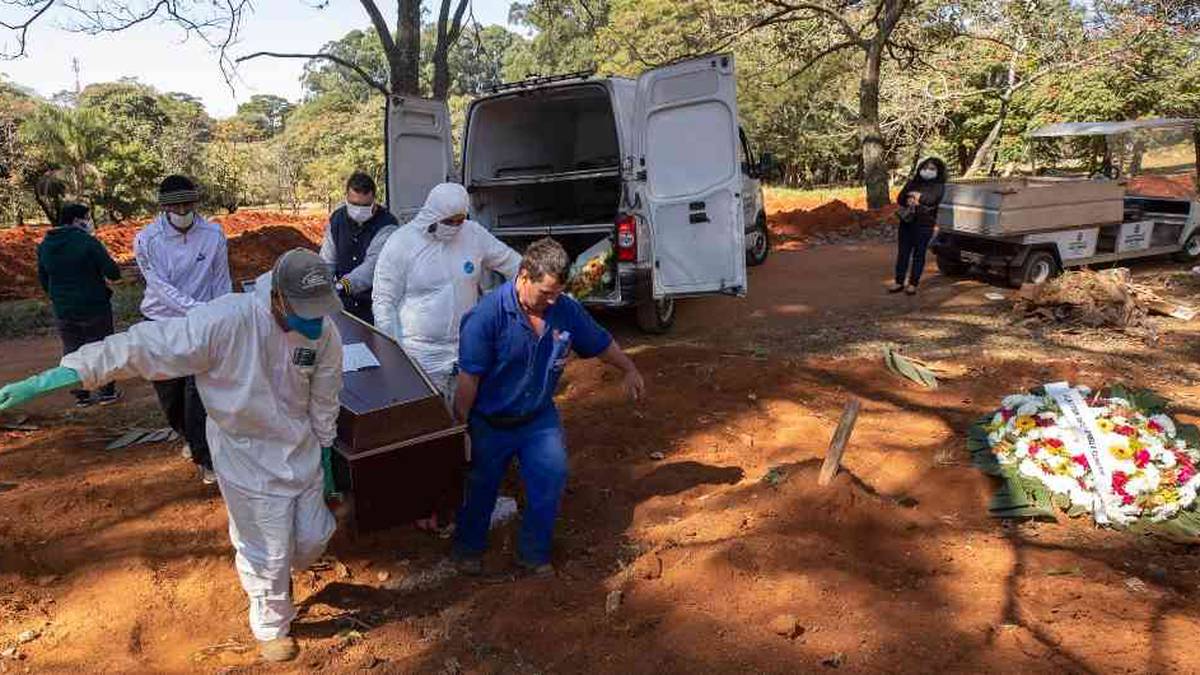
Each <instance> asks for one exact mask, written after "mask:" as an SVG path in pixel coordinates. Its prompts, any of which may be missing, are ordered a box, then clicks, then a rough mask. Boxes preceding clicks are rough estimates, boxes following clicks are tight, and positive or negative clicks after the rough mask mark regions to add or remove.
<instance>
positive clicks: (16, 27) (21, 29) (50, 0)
mask: <svg viewBox="0 0 1200 675" xmlns="http://www.w3.org/2000/svg"><path fill="white" fill-rule="evenodd" d="M54 2H55V0H46V4H44V5H42V6H41V7H39V8H38V10H37V11H36V12H34V13H33V14H31V15H29V18H28V19H26V20H25V21H24V22H23V23H18V24H9V23H6V22H3V21H0V27H3V28H6V29H8V30H11V31H16V32H17V44H19V45H20V46H21V48H20V49H18V50H17V52H16V53H15V54H7V53H6V54H4V55H3V57H2V58H5V59H17V58H20V57H22V56H25V45H26V44H27V42H26V39H27V38H28V36H29V27H30V26H32V25H33V24H34V22H35V21H37V20H38V19H40V18H42V15H43V14H45V13H46V11H47V10H49V9H50V8H51V7H53V6H54Z"/></svg>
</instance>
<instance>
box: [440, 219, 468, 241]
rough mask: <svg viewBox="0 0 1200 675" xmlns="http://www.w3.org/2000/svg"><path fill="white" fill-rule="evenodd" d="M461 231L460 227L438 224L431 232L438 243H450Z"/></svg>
mask: <svg viewBox="0 0 1200 675" xmlns="http://www.w3.org/2000/svg"><path fill="white" fill-rule="evenodd" d="M461 230H462V225H447V224H446V223H438V224H437V226H436V228H435V229H434V231H433V238H434V239H437V240H438V241H450V240H451V239H453V238H455V237H457V236H458V233H459V232H460V231H461Z"/></svg>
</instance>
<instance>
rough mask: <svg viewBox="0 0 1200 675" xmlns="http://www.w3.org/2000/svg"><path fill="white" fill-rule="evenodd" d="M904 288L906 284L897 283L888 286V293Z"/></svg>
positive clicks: (897, 291)
mask: <svg viewBox="0 0 1200 675" xmlns="http://www.w3.org/2000/svg"><path fill="white" fill-rule="evenodd" d="M902 290H904V284H895V285H893V286H888V293H899V292H900V291H902Z"/></svg>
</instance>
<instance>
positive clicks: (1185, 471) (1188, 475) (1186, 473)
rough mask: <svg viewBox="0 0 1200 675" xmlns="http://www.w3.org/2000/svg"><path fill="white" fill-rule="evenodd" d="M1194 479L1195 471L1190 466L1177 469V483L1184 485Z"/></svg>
mask: <svg viewBox="0 0 1200 675" xmlns="http://www.w3.org/2000/svg"><path fill="white" fill-rule="evenodd" d="M1195 477H1196V469H1195V468H1193V467H1191V466H1181V467H1179V482H1180V483H1181V484H1182V483H1186V482H1188V481H1190V480H1191V479H1193V478H1195Z"/></svg>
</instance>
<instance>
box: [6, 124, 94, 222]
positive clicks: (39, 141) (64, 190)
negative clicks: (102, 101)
mask: <svg viewBox="0 0 1200 675" xmlns="http://www.w3.org/2000/svg"><path fill="white" fill-rule="evenodd" d="M108 134H109V127H108V125H107V124H105V121H104V118H103V117H102V113H101V112H100V111H98V110H92V109H87V108H82V109H80V108H60V107H57V106H51V105H47V106H43V107H41V108H39V109H38V110H37V111H36V112H34V113H33V114H32V115H30V116H29V118H28V119H26V120H25V121H24V122H23V123H22V124H21V136H22V139H23V140H24V141H25V143H27V144H28V146H29V147H33V148H37V149H38V152H39V153H40V154H41V155H42V156H43V160H44V161H45V163H46V165H48V166H49V167H50V170H49V171H47V174H46V175H45V176H43V178H42V180H39V181H38V185H39V188H38V190H37V192H38V194H37V195H36V196H37V199H38V203H39V204H40V205H41V207H42V210H43V211H45V212H46V217H47V218H49V219H50V221H51V222H53V221H54V219H55V216H56V214H57V212H58V206H59V205H60V204H61V203H62V201H63V199H71V200H75V201H85V200H87V199H88V198H89V197H91V196H93V195H95V194H98V193H99V192H100V190H101V189H102V188H103V184H104V178H103V176H102V175H101V174H100V171H99V169H97V168H96V163H97V162H98V161H99V160H100V158H101V156H102V155H103V153H104V152H105V148H106V146H107V144H108V141H109V139H108V138H107V137H108ZM55 182H57V183H60V184H61V187H56V186H54V183H55Z"/></svg>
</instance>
